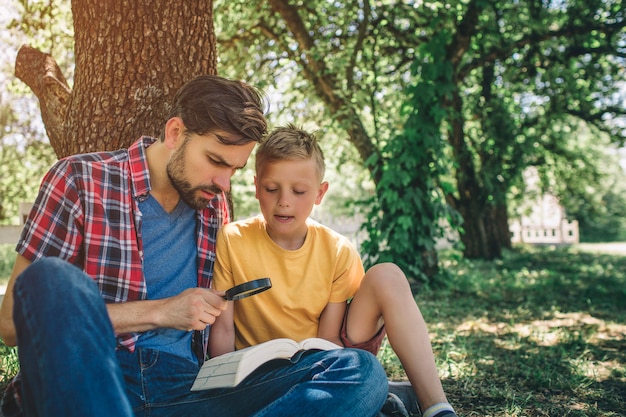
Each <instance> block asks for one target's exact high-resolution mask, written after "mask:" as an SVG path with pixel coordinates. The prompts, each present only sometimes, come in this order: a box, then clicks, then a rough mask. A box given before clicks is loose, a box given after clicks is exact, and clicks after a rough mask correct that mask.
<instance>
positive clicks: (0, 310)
mask: <svg viewBox="0 0 626 417" xmlns="http://www.w3.org/2000/svg"><path fill="white" fill-rule="evenodd" d="M30 264H31V262H30V261H29V260H28V259H26V258H25V257H23V256H22V255H17V258H16V260H15V265H14V266H13V272H12V273H11V277H10V278H9V282H8V284H7V289H6V294H5V295H4V298H3V300H2V306H1V307H0V337H2V340H3V341H4V343H5V344H6V345H7V346H16V345H17V336H16V331H15V324H14V322H13V302H14V300H13V287H14V284H15V280H16V279H17V277H18V276H19V275H20V274H21V273H22V271H24V269H26V268H27V267H28V266H29V265H30ZM222 295H223V292H220V291H213V290H207V289H204V288H190V289H188V290H185V291H183V292H182V293H180V294H178V295H176V296H174V297H170V298H164V299H162V300H146V301H131V302H126V303H111V304H107V309H108V312H109V317H110V318H111V322H112V323H113V330H114V332H115V333H116V334H119V333H129V332H142V331H147V330H152V329H156V328H163V327H167V328H174V329H179V330H186V331H190V330H203V329H204V328H205V327H206V326H207V325H209V324H212V323H213V322H214V321H215V318H216V317H217V316H219V315H220V314H221V313H222V311H223V310H225V309H226V307H227V305H228V303H227V301H226V300H224V299H223V298H222Z"/></svg>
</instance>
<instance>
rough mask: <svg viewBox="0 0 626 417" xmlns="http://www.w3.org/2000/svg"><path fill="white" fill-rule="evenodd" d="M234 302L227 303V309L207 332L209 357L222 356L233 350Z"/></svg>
mask: <svg viewBox="0 0 626 417" xmlns="http://www.w3.org/2000/svg"><path fill="white" fill-rule="evenodd" d="M233 304H234V301H229V302H228V307H226V310H224V312H223V313H222V314H220V316H219V317H217V318H216V320H215V323H213V324H212V325H211V328H210V330H209V357H211V358H214V357H215V356H219V355H222V354H224V353H228V352H232V351H233V350H235V322H234V317H233V316H234V306H233Z"/></svg>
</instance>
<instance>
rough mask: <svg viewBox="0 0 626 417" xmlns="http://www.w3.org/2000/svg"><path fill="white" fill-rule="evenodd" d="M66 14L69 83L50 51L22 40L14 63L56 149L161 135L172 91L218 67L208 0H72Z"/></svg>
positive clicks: (116, 144) (70, 150) (106, 146)
mask: <svg viewBox="0 0 626 417" xmlns="http://www.w3.org/2000/svg"><path fill="white" fill-rule="evenodd" d="M72 15H73V20H74V33H75V35H74V36H75V56H76V67H75V78H74V86H73V88H72V89H70V87H69V86H68V83H67V82H66V81H65V78H64V77H63V75H62V74H61V73H60V71H59V69H58V66H57V65H56V62H55V61H54V59H53V58H52V57H51V56H49V55H46V54H43V53H41V52H38V51H36V50H34V49H33V48H30V47H28V46H25V47H22V49H21V50H20V53H19V54H18V57H17V61H16V70H15V74H16V76H17V77H18V78H19V79H21V80H22V81H24V82H25V83H26V84H27V85H28V86H29V87H30V88H31V89H32V90H33V93H35V95H36V96H37V98H38V99H39V103H40V106H41V111H42V118H43V122H44V125H45V127H46V131H47V132H48V136H49V139H50V143H51V144H52V146H53V148H54V150H55V152H56V154H57V156H59V157H63V156H66V155H70V154H75V153H83V152H91V151H100V150H112V149H118V148H120V147H125V146H128V145H129V144H130V143H132V142H133V141H134V140H135V139H137V138H138V137H139V136H141V135H152V136H157V135H159V133H160V131H161V129H162V127H163V126H162V124H163V123H164V122H165V118H166V115H167V112H168V109H167V107H166V106H167V103H168V102H169V100H170V98H171V96H172V95H173V94H174V93H175V91H176V90H177V89H178V88H179V87H180V86H181V85H182V84H184V83H185V82H186V81H188V80H189V79H191V78H193V77H195V76H197V75H201V74H216V73H217V54H216V39H215V33H214V29H213V2H212V0H208V1H206V0H192V1H191V0H190V1H184V2H178V3H176V4H173V3H172V2H169V1H165V0H120V1H115V2H110V1H100V0H73V1H72Z"/></svg>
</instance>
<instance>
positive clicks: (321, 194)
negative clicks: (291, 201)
mask: <svg viewBox="0 0 626 417" xmlns="http://www.w3.org/2000/svg"><path fill="white" fill-rule="evenodd" d="M326 191H328V181H323V182H322V183H321V184H320V188H318V189H317V197H315V204H317V205H320V204H322V199H323V198H324V195H326Z"/></svg>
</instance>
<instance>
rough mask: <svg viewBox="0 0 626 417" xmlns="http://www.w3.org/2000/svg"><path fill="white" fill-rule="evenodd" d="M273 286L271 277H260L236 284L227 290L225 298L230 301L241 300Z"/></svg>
mask: <svg viewBox="0 0 626 417" xmlns="http://www.w3.org/2000/svg"><path fill="white" fill-rule="evenodd" d="M270 288H272V281H271V280H270V279H269V278H259V279H255V280H252V281H248V282H244V283H243V284H239V285H235V286H234V287H233V288H231V289H229V290H226V295H225V296H224V299H226V300H228V301H236V300H241V299H242V298H246V297H250V296H251V295H255V294H258V293H260V292H263V291H265V290H269V289H270Z"/></svg>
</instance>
